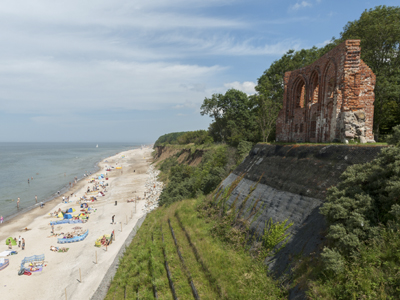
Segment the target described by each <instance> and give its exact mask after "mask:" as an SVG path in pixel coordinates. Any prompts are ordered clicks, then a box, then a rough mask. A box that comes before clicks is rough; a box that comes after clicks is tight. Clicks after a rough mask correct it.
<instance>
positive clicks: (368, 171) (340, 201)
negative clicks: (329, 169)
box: [321, 147, 400, 254]
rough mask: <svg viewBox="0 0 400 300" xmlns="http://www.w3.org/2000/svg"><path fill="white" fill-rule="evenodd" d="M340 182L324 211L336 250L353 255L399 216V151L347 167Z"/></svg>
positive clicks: (331, 191) (385, 152)
mask: <svg viewBox="0 0 400 300" xmlns="http://www.w3.org/2000/svg"><path fill="white" fill-rule="evenodd" d="M341 180H342V181H341V182H340V183H339V184H338V185H337V186H336V187H332V188H330V189H329V190H328V196H327V198H326V200H327V202H326V203H325V204H324V206H323V207H322V208H321V212H322V214H324V215H325V216H326V217H327V220H328V222H329V224H330V227H329V234H328V237H330V238H331V239H332V240H333V241H334V242H335V249H336V250H337V251H338V252H339V253H341V254H351V253H352V252H353V251H355V250H356V249H357V247H359V245H360V243H361V242H362V241H365V240H368V239H373V238H375V237H377V236H378V235H379V225H380V224H383V225H386V224H387V223H388V222H389V221H390V220H392V221H393V220H396V216H397V214H398V213H400V206H399V204H400V202H399V194H400V148H398V147H389V148H387V149H383V150H382V151H381V153H380V155H379V156H378V158H377V159H375V160H373V161H371V162H369V163H366V164H362V165H354V166H351V167H349V168H347V170H346V171H345V172H344V173H343V174H342V176H341Z"/></svg>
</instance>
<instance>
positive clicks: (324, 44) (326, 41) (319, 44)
mask: <svg viewBox="0 0 400 300" xmlns="http://www.w3.org/2000/svg"><path fill="white" fill-rule="evenodd" d="M330 42H331V40H325V41H323V42H322V43H318V44H316V46H317V47H324V46H326V45H328V44H329V43H330Z"/></svg>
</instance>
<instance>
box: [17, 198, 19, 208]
mask: <svg viewBox="0 0 400 300" xmlns="http://www.w3.org/2000/svg"><path fill="white" fill-rule="evenodd" d="M17 208H18V209H19V198H18V200H17Z"/></svg>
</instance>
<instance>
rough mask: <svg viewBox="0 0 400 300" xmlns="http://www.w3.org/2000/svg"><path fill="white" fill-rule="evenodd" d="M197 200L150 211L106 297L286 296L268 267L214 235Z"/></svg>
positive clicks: (251, 297)
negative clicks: (268, 270) (267, 272)
mask: <svg viewBox="0 0 400 300" xmlns="http://www.w3.org/2000/svg"><path fill="white" fill-rule="evenodd" d="M203 202H204V198H203V197H201V198H199V199H198V200H184V201H180V202H176V203H174V204H172V205H170V206H168V207H165V206H164V207H160V208H158V209H157V210H155V211H153V212H151V213H150V214H148V215H147V217H146V220H145V221H144V223H143V225H142V227H141V228H140V230H139V232H138V234H137V236H136V237H135V239H134V240H133V242H132V243H131V245H130V246H129V247H128V248H127V249H126V254H125V256H124V257H123V259H121V261H120V264H119V268H118V271H117V273H116V275H115V278H114V280H113V281H112V283H111V286H110V288H109V291H108V294H107V297H106V299H193V298H194V299H198V298H195V295H196V296H198V297H199V298H200V299H284V298H285V291H284V290H282V289H280V287H279V285H278V283H277V282H275V281H274V280H272V279H271V278H270V277H268V276H267V275H266V269H265V266H264V265H263V264H262V263H261V262H259V261H257V260H254V259H252V258H251V257H250V255H249V254H248V253H247V252H245V251H243V250H239V249H237V248H235V247H233V246H231V245H230V244H229V243H226V242H224V241H221V239H220V238H219V237H218V235H215V234H213V229H214V228H215V226H216V223H217V219H213V218H210V217H209V216H207V215H206V214H204V213H203V212H204V209H203V207H202V203H203Z"/></svg>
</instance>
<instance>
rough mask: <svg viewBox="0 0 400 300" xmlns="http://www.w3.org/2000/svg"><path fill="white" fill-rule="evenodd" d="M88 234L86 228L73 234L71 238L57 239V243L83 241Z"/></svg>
mask: <svg viewBox="0 0 400 300" xmlns="http://www.w3.org/2000/svg"><path fill="white" fill-rule="evenodd" d="M88 234H89V229H88V230H86V232H85V233H84V234H81V235H76V236H74V237H72V238H66V237H64V238H61V239H58V240H57V243H59V244H67V243H76V242H80V241H83V240H84V239H85V238H86V237H87V236H88Z"/></svg>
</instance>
